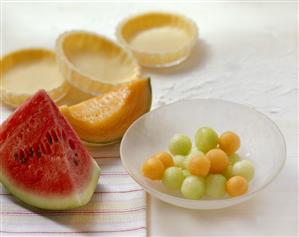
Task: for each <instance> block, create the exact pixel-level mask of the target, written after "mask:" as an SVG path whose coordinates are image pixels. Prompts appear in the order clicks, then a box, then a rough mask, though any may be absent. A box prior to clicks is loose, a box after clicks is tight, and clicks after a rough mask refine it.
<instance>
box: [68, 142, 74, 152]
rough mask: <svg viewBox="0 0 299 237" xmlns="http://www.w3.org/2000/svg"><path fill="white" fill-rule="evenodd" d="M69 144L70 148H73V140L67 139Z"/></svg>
mask: <svg viewBox="0 0 299 237" xmlns="http://www.w3.org/2000/svg"><path fill="white" fill-rule="evenodd" d="M69 145H70V147H71V149H72V150H74V149H75V143H74V141H73V140H69Z"/></svg>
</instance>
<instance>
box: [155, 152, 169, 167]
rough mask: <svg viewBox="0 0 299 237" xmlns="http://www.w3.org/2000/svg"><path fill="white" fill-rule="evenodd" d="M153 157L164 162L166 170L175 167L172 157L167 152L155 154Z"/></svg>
mask: <svg viewBox="0 0 299 237" xmlns="http://www.w3.org/2000/svg"><path fill="white" fill-rule="evenodd" d="M153 157H155V158H158V159H159V160H160V161H162V163H163V165H164V167H165V169H167V168H168V167H171V166H174V163H173V160H172V156H171V155H170V154H169V153H167V152H163V151H162V152H159V153H157V154H155V155H154V156H153Z"/></svg>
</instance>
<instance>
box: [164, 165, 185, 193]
mask: <svg viewBox="0 0 299 237" xmlns="http://www.w3.org/2000/svg"><path fill="white" fill-rule="evenodd" d="M184 179H185V176H184V175H183V171H182V169H181V168H178V167H174V166H173V167H169V168H167V169H166V170H165V172H164V175H163V178H162V183H163V184H164V185H165V186H166V187H167V188H169V189H172V190H178V189H180V188H181V186H182V183H183V181H184Z"/></svg>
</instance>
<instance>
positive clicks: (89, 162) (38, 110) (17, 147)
mask: <svg viewBox="0 0 299 237" xmlns="http://www.w3.org/2000/svg"><path fill="white" fill-rule="evenodd" d="M0 154H1V157H0V181H1V183H2V184H3V185H4V186H5V187H6V188H7V189H8V190H9V191H10V192H11V193H12V194H14V195H15V196H16V197H18V198H19V199H20V200H22V201H23V202H25V203H27V204H30V205H32V206H35V207H39V208H43V209H50V210H64V209H70V208H75V207H79V206H83V205H85V204H86V203H87V202H88V201H89V200H90V198H91V196H92V194H93V192H94V190H95V188H96V185H97V183H98V179H99V175H100V168H99V167H98V165H97V163H96V162H95V161H94V160H93V158H92V157H91V156H90V155H89V153H88V151H87V150H86V149H85V147H84V146H83V145H82V143H81V142H80V139H79V137H78V136H77V135H76V133H75V132H74V130H73V129H72V128H71V126H70V125H69V123H68V122H67V121H66V120H65V118H64V117H63V115H62V114H61V113H60V112H59V109H58V108H57V106H56V105H55V103H54V102H53V101H52V100H51V99H50V97H49V96H48V95H47V93H46V92H45V91H43V90H41V91H39V92H37V93H36V94H35V95H34V96H33V97H32V98H31V99H29V100H28V101H26V102H25V103H24V104H23V105H21V106H20V107H19V108H18V109H17V110H16V111H15V112H14V113H13V114H12V115H11V116H10V117H9V118H8V119H7V120H6V121H5V122H4V123H3V124H2V125H1V127H0Z"/></svg>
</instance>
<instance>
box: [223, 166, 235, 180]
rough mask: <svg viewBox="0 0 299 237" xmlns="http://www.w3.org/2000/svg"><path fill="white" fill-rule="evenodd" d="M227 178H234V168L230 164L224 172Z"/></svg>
mask: <svg viewBox="0 0 299 237" xmlns="http://www.w3.org/2000/svg"><path fill="white" fill-rule="evenodd" d="M223 175H224V177H225V178H227V179H230V178H231V177H233V166H232V165H231V164H229V165H228V166H227V167H226V169H225V170H224V172H223Z"/></svg>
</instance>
